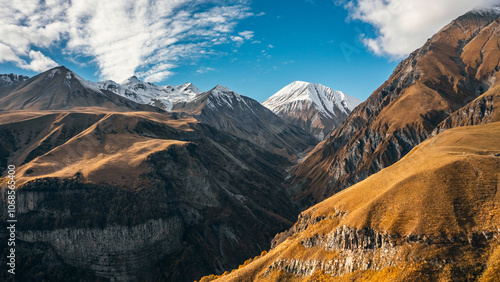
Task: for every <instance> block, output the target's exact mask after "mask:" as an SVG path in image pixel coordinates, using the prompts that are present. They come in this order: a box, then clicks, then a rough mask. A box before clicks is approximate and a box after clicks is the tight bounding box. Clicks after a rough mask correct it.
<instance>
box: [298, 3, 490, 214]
mask: <svg viewBox="0 0 500 282" xmlns="http://www.w3.org/2000/svg"><path fill="white" fill-rule="evenodd" d="M499 13H500V12H499V10H498V9H493V10H482V11H472V12H469V13H467V14H465V15H463V16H461V17H459V18H457V19H456V20H454V21H453V22H451V23H450V24H449V25H447V26H446V27H444V28H443V29H442V30H441V31H439V32H438V33H437V34H436V35H434V36H433V37H432V38H431V39H429V40H428V41H427V43H425V44H424V46H423V47H422V48H420V49H418V50H416V51H415V52H413V53H411V54H410V56H409V57H408V58H407V59H405V60H403V61H402V62H401V63H400V64H399V65H398V66H397V68H396V69H395V70H394V73H393V74H392V75H391V77H390V78H389V79H388V80H387V81H386V82H385V83H384V84H383V85H382V86H380V87H379V88H378V89H377V90H375V92H373V94H372V95H371V96H370V97H369V98H368V99H367V100H366V101H365V102H363V103H362V104H360V105H359V106H358V107H357V108H356V109H354V110H353V112H352V113H351V114H350V115H349V117H348V118H347V119H346V120H345V121H344V123H343V124H342V125H341V126H340V127H339V128H337V129H335V130H334V131H333V132H332V133H331V134H330V135H329V136H328V137H327V138H326V139H325V141H324V142H322V143H320V144H318V146H316V148H315V149H314V150H313V151H312V152H311V153H310V154H309V155H308V156H307V157H306V159H305V160H304V161H303V162H301V163H300V164H298V165H297V166H295V167H294V169H293V170H292V174H293V177H292V180H291V183H292V184H293V187H294V189H295V190H294V192H295V193H296V197H295V199H296V200H297V201H300V202H301V203H302V204H303V205H305V206H307V205H309V204H313V203H317V202H319V201H321V200H323V199H326V198H327V197H328V196H331V195H332V194H334V193H336V192H339V191H341V190H343V189H345V188H347V187H349V186H351V185H352V184H355V183H357V182H359V181H361V180H363V179H365V178H367V177H368V176H369V175H371V174H373V173H376V172H378V171H380V170H381V169H383V168H385V167H388V166H390V165H391V164H393V163H395V162H397V161H398V160H399V159H401V158H402V157H403V156H404V155H406V154H407V153H408V152H410V150H411V149H412V148H413V147H415V146H416V145H417V144H419V143H421V142H422V141H424V140H425V139H427V137H429V136H430V135H431V133H432V132H433V130H434V129H435V128H436V127H437V126H438V125H439V124H440V123H441V122H442V121H443V120H445V119H446V118H448V117H449V116H450V115H451V114H452V113H454V112H455V111H457V110H459V109H460V108H462V107H464V106H466V105H467V104H468V103H470V102H471V101H473V100H475V99H476V98H478V97H479V96H481V95H482V94H483V93H485V92H487V91H488V90H489V89H492V90H493V89H494V87H495V86H497V85H498V83H499V82H500V79H498V78H499V76H500V72H499V69H500V65H499V58H500V48H499V47H498V44H497V42H498V40H500V20H499V18H498V17H499ZM494 93H497V92H493V93H492V94H491V95H493V96H492V97H494V96H496V95H497V94H494ZM487 95H490V94H487ZM488 97H490V96H488ZM486 98H487V97H486ZM486 98H485V97H483V98H480V99H479V100H478V103H483V104H484V105H485V106H487V105H490V104H491V102H488V101H487V100H484V101H482V99H486ZM488 99H492V98H488ZM495 99H496V98H495ZM481 101H482V102H481ZM488 107H489V106H488ZM488 107H482V106H478V107H477V110H478V112H464V114H466V115H470V114H472V115H475V116H476V117H475V118H473V117H470V118H471V119H475V120H474V121H470V122H468V123H467V122H465V123H463V124H478V123H481V121H482V120H483V119H491V118H490V117H488V116H489V115H490V114H491V111H490V110H488Z"/></svg>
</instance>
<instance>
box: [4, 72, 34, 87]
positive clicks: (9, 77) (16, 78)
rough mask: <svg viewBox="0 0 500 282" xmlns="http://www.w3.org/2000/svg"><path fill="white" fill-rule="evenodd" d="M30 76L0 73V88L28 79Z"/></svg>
mask: <svg viewBox="0 0 500 282" xmlns="http://www.w3.org/2000/svg"><path fill="white" fill-rule="evenodd" d="M28 79H29V77H28V76H25V75H18V74H12V73H11V74H0V88H5V87H9V86H12V85H14V84H18V83H19V82H23V81H26V80H28Z"/></svg>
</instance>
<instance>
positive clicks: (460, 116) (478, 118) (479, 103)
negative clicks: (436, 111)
mask: <svg viewBox="0 0 500 282" xmlns="http://www.w3.org/2000/svg"><path fill="white" fill-rule="evenodd" d="M499 120H500V88H499V87H498V86H497V87H494V88H493V89H490V90H489V91H487V92H486V93H484V94H483V95H481V96H479V97H478V98H477V99H476V100H474V101H472V102H470V103H469V104H467V105H466V106H465V107H463V108H461V109H459V110H457V111H456V112H454V113H453V114H451V115H450V116H449V117H447V118H446V119H445V120H444V121H443V122H442V123H441V124H439V125H438V126H437V127H436V128H435V129H434V130H433V131H432V135H436V134H437V133H439V132H442V131H444V130H446V129H450V128H454V127H459V126H469V125H479V124H485V123H490V122H495V121H499Z"/></svg>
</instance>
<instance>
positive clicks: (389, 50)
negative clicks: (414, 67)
mask: <svg viewBox="0 0 500 282" xmlns="http://www.w3.org/2000/svg"><path fill="white" fill-rule="evenodd" d="M337 3H339V2H337ZM499 3H500V0H475V1H470V0H439V1H436V0H357V1H340V4H343V5H344V7H345V8H347V9H348V10H349V12H350V18H351V19H356V20H361V21H363V22H366V23H369V24H371V25H372V26H373V27H374V28H375V30H376V33H377V36H376V37H368V36H367V35H365V34H363V35H362V38H361V40H362V41H363V43H364V44H365V45H366V46H367V47H368V48H369V49H370V50H371V51H373V52H374V53H375V54H377V55H386V56H390V57H393V58H401V57H403V56H405V55H407V54H409V53H411V52H412V51H414V50H415V49H417V48H419V47H420V46H422V45H423V44H424V43H425V41H426V40H427V39H428V38H430V37H431V36H432V35H433V34H435V33H436V32H438V31H439V30H440V29H441V28H442V27H444V26H445V25H446V24H448V23H449V22H451V21H452V20H453V19H455V18H457V17H458V16H460V15H462V14H465V13H466V12H468V11H470V10H472V9H474V8H476V7H487V6H492V5H495V4H499Z"/></svg>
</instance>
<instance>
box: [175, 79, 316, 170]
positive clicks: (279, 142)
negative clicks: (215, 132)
mask: <svg viewBox="0 0 500 282" xmlns="http://www.w3.org/2000/svg"><path fill="white" fill-rule="evenodd" d="M174 110H176V111H181V112H187V113H191V114H193V115H194V116H195V117H196V118H197V119H198V120H199V121H200V122H202V123H205V124H209V125H211V126H213V127H214V128H217V129H219V130H222V131H225V132H228V133H231V134H233V135H235V136H238V137H240V138H242V139H247V140H249V141H251V142H253V143H254V144H257V145H258V146H261V147H262V148H265V149H266V150H269V151H271V152H274V153H276V154H279V155H282V156H285V157H286V158H288V159H289V160H290V161H292V162H296V161H297V160H298V159H299V158H300V156H301V155H302V152H304V151H306V150H307V149H310V148H311V147H313V146H314V145H316V143H317V142H318V141H317V140H316V139H315V138H314V137H313V136H312V135H311V134H310V133H308V132H306V131H304V130H303V129H302V128H300V127H299V126H296V125H293V124H292V123H290V122H287V120H284V119H282V118H280V117H279V116H277V115H275V114H274V113H273V112H271V111H270V110H269V109H267V108H266V107H264V106H262V105H261V104H260V103H259V102H257V101H255V100H254V99H251V98H249V97H246V96H243V95H240V94H238V93H235V92H234V91H232V90H231V89H229V88H227V87H225V86H222V85H217V86H216V87H214V88H213V89H211V90H210V91H207V92H205V93H202V94H200V95H198V96H196V97H195V99H193V100H192V101H191V102H189V103H186V104H184V105H182V104H179V106H178V107H177V108H175V107H174Z"/></svg>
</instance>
